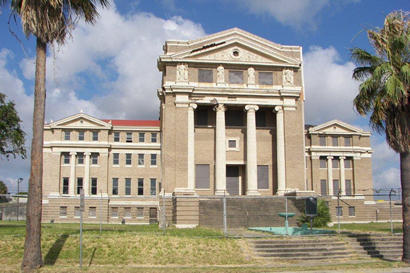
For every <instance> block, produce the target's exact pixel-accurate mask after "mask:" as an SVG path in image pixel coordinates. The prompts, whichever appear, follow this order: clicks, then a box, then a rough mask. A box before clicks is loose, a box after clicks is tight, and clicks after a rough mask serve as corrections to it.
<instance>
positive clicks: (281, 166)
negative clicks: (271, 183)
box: [275, 106, 286, 195]
mask: <svg viewBox="0 0 410 273" xmlns="http://www.w3.org/2000/svg"><path fill="white" fill-rule="evenodd" d="M275 111H276V157H277V158H276V161H277V166H278V195H284V194H285V190H286V173H285V172H286V163H285V130H284V125H283V107H282V106H276V107H275Z"/></svg>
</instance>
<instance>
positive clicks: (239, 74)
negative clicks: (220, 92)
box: [229, 70, 243, 84]
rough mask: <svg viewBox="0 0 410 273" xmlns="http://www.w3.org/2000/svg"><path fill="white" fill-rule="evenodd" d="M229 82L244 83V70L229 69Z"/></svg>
mask: <svg viewBox="0 0 410 273" xmlns="http://www.w3.org/2000/svg"><path fill="white" fill-rule="evenodd" d="M229 83H233V84H242V83H243V71H232V70H231V71H229Z"/></svg>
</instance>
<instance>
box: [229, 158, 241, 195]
mask: <svg viewBox="0 0 410 273" xmlns="http://www.w3.org/2000/svg"><path fill="white" fill-rule="evenodd" d="M239 190H240V187H239V166H232V165H230V166H226V191H227V192H228V193H229V195H239Z"/></svg>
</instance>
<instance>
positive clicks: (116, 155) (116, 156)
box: [112, 153, 120, 165]
mask: <svg viewBox="0 0 410 273" xmlns="http://www.w3.org/2000/svg"><path fill="white" fill-rule="evenodd" d="M112 164H113V165H119V164H120V154H119V153H113V154H112Z"/></svg>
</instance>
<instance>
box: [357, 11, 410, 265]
mask: <svg viewBox="0 0 410 273" xmlns="http://www.w3.org/2000/svg"><path fill="white" fill-rule="evenodd" d="M408 19H409V13H408V12H403V11H395V12H392V13H390V14H389V15H387V16H386V19H385V21H384V26H383V28H381V29H374V30H368V31H367V34H368V38H369V41H370V43H371V45H372V46H373V48H374V50H375V52H376V54H371V53H369V52H367V51H365V50H363V49H360V48H354V49H352V58H353V60H354V61H355V62H356V64H357V67H356V68H355V69H354V71H353V78H354V79H356V80H360V81H362V83H361V84H360V87H359V94H358V95H357V96H356V98H355V99H354V106H355V108H356V109H357V111H358V112H359V113H360V114H361V115H367V114H370V124H371V125H372V127H373V128H374V129H375V130H376V131H378V132H384V133H385V134H386V140H387V143H388V144H389V145H390V147H391V148H392V149H393V150H394V151H396V152H397V153H399V154H400V174H401V175H400V176H401V177H400V179H401V188H402V206H403V258H402V259H403V261H404V262H406V263H409V262H410V154H409V151H410V132H409V128H410V105H409V99H410V96H409V82H410V65H409V61H410V50H409V49H410V43H409V42H410V33H409V20H408Z"/></svg>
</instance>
